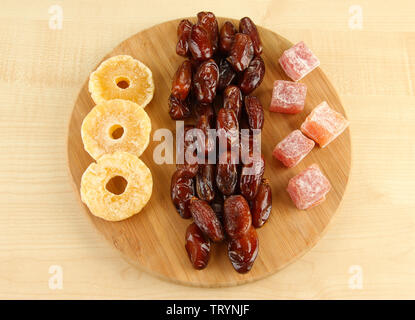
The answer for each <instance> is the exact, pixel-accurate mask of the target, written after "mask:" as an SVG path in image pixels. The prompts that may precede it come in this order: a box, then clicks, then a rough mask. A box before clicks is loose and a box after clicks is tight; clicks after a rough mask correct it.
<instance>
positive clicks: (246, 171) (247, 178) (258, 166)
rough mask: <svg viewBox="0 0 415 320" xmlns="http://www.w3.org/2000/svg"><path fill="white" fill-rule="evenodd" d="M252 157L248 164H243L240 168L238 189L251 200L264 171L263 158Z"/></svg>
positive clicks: (255, 193)
mask: <svg viewBox="0 0 415 320" xmlns="http://www.w3.org/2000/svg"><path fill="white" fill-rule="evenodd" d="M257 158H258V159H256V158H255V157H253V158H252V159H251V161H250V163H248V164H244V165H243V167H242V170H241V178H240V182H239V189H240V191H241V194H242V195H243V196H244V197H245V198H246V199H247V200H252V199H254V198H255V196H256V195H257V193H258V188H259V186H260V184H261V181H262V177H263V176H264V171H265V160H264V157H263V156H262V155H261V156H260V157H257Z"/></svg>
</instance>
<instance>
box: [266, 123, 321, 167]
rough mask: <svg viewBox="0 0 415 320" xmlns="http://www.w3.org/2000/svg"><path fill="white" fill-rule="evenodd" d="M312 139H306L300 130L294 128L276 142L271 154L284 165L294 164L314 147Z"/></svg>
mask: <svg viewBox="0 0 415 320" xmlns="http://www.w3.org/2000/svg"><path fill="white" fill-rule="evenodd" d="M314 145H315V143H314V141H313V140H311V139H308V138H307V137H306V136H305V135H303V134H302V133H301V131H300V130H294V131H293V132H291V133H290V134H289V135H288V136H286V137H285V138H284V139H283V140H282V141H281V142H280V143H278V144H277V145H276V147H275V149H274V151H273V152H272V155H273V156H274V157H275V158H276V159H278V160H279V161H281V162H282V163H283V164H284V165H285V166H286V167H288V168H292V167H294V166H296V165H297V164H298V163H299V162H300V161H301V160H302V159H304V157H305V156H306V155H307V154H308V153H309V152H310V151H311V150H312V149H313V148H314Z"/></svg>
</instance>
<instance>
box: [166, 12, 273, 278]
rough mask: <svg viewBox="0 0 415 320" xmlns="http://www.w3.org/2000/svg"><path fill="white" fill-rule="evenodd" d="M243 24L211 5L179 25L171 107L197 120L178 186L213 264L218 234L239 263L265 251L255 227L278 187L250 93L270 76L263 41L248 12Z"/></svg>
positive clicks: (181, 208)
mask: <svg viewBox="0 0 415 320" xmlns="http://www.w3.org/2000/svg"><path fill="white" fill-rule="evenodd" d="M219 27H220V28H219ZM236 27H237V28H238V29H237V28H235V25H234V24H233V23H232V22H230V21H226V22H224V23H223V25H222V26H219V25H218V21H217V19H216V16H215V15H214V14H213V13H212V12H208V11H202V12H199V13H198V14H197V22H195V23H194V24H193V23H192V22H191V21H189V20H186V19H184V20H182V21H180V23H179V25H178V28H177V37H178V42H177V45H176V53H177V54H178V55H180V56H183V57H185V58H186V60H185V61H184V62H181V64H180V66H179V67H178V69H177V71H176V72H175V74H174V76H173V79H172V86H171V94H170V96H169V99H168V105H169V115H170V117H171V118H172V119H173V120H184V119H188V118H190V119H189V120H186V121H189V123H192V124H186V125H184V126H182V127H180V128H178V129H177V132H176V138H177V143H176V171H175V172H174V174H173V176H172V178H171V186H170V191H171V198H172V202H173V204H174V206H175V208H176V210H177V212H178V213H179V214H180V216H181V217H183V218H186V219H187V218H193V223H191V224H190V225H189V226H188V227H187V229H186V235H185V249H186V251H187V254H188V257H189V260H190V262H191V263H192V265H193V267H194V268H195V269H203V268H206V266H207V265H208V262H209V258H210V251H211V247H212V246H213V245H214V244H213V243H212V242H211V241H213V242H220V241H222V240H224V239H225V234H226V238H227V241H228V242H227V248H228V257H229V259H230V261H231V263H232V266H233V268H234V269H235V270H236V271H237V272H240V273H245V272H248V271H249V270H251V268H252V266H253V263H254V261H255V259H256V257H257V254H258V248H259V242H258V237H257V234H256V231H255V228H258V227H261V226H262V225H263V224H264V223H265V222H266V221H267V219H268V217H269V215H270V212H271V207H272V199H271V197H272V194H271V187H270V184H269V182H268V181H267V180H266V179H264V178H263V175H264V171H265V161H264V158H263V157H262V155H261V157H258V159H255V158H253V155H256V154H260V145H259V146H258V149H255V150H254V138H253V137H254V134H259V133H258V132H257V131H256V130H254V129H262V127H263V125H264V111H263V107H262V105H261V103H260V101H259V99H258V98H257V97H255V96H249V95H250V94H251V93H252V92H253V91H254V90H255V89H256V88H258V87H259V86H260V84H261V82H262V81H263V79H264V76H265V63H264V61H263V60H262V58H261V56H260V55H261V53H262V43H261V40H260V36H259V32H258V29H257V27H256V26H255V24H254V23H253V22H252V20H251V19H249V18H248V17H245V18H242V19H241V20H240V21H239V26H236ZM192 129H197V130H194V131H193V132H192V131H191V130H192ZM212 129H213V130H215V129H216V134H214V131H212ZM241 129H249V130H247V131H244V130H241ZM247 133H248V134H247ZM258 137H260V135H259V136H258ZM244 139H247V140H244ZM245 142H246V143H245ZM258 142H259V141H258ZM203 151H204V152H203ZM246 152H248V153H247V154H248V157H247V159H245V158H244V157H245V154H246ZM215 159H216V164H210V162H211V160H215ZM241 159H242V160H243V164H240V160H241ZM254 227H255V228H254Z"/></svg>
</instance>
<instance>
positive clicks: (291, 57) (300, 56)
mask: <svg viewBox="0 0 415 320" xmlns="http://www.w3.org/2000/svg"><path fill="white" fill-rule="evenodd" d="M279 63H280V65H281V67H282V68H283V70H284V71H285V73H286V74H287V76H289V77H290V78H291V79H292V80H294V81H298V80H300V79H302V78H304V77H305V76H306V75H307V74H308V73H310V72H311V71H313V70H314V69H315V68H317V67H318V66H319V65H320V61H319V60H318V58H317V57H316V56H315V55H314V53H313V52H312V51H311V50H310V49H309V48H308V47H307V46H306V45H305V43H304V42H303V41H300V42H299V43H297V44H296V45H294V46H292V47H291V48H290V49H288V50H285V51H284V53H283V54H282V56H281V57H280V59H279Z"/></svg>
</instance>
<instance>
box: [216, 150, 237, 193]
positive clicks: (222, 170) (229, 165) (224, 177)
mask: <svg viewBox="0 0 415 320" xmlns="http://www.w3.org/2000/svg"><path fill="white" fill-rule="evenodd" d="M237 183H238V167H237V165H236V164H235V161H232V153H231V151H229V150H228V151H225V152H223V153H222V154H221V155H220V156H219V163H218V164H217V165H216V186H217V188H218V189H219V191H220V192H222V193H223V194H224V195H231V194H233V193H234V192H235V189H236V186H237Z"/></svg>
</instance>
